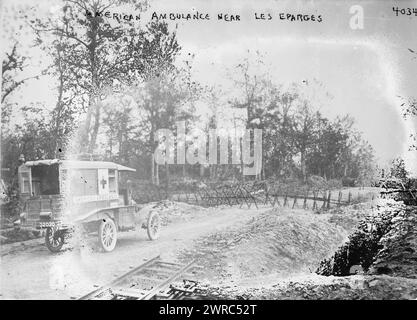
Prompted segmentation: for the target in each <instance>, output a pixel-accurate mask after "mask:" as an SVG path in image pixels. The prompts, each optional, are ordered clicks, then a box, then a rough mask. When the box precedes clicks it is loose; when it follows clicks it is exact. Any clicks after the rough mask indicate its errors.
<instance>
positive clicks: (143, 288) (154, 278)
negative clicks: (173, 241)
mask: <svg viewBox="0 0 417 320" xmlns="http://www.w3.org/2000/svg"><path fill="white" fill-rule="evenodd" d="M199 268H201V267H199V266H196V265H195V263H194V261H192V262H190V263H188V264H185V265H183V264H179V263H174V262H167V261H163V260H162V259H161V257H160V256H157V257H155V258H153V259H151V260H149V261H147V262H145V263H144V264H142V265H140V266H138V267H136V268H135V269H133V270H130V271H129V272H127V273H125V274H123V275H122V276H120V277H118V278H117V279H115V280H113V281H112V282H110V283H109V284H106V285H104V286H102V287H100V288H98V289H96V290H94V291H92V292H90V293H88V294H87V295H85V296H83V297H81V298H79V300H155V299H167V300H169V299H185V298H187V297H189V296H192V295H193V294H195V293H198V282H197V281H196V280H195V279H194V277H195V275H194V274H195V272H196V269H199Z"/></svg>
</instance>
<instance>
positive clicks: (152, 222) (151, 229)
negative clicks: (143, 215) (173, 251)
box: [146, 212, 161, 240]
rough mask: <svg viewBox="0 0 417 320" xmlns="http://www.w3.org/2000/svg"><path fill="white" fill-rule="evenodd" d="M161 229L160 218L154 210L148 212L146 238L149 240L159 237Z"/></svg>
mask: <svg viewBox="0 0 417 320" xmlns="http://www.w3.org/2000/svg"><path fill="white" fill-rule="evenodd" d="M160 229H161V219H160V217H159V214H158V213H156V212H151V213H149V216H148V223H147V228H146V231H147V232H148V238H149V239H150V240H156V239H158V238H159V232H160Z"/></svg>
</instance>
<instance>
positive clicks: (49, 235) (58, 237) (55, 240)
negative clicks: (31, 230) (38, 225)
mask: <svg viewBox="0 0 417 320" xmlns="http://www.w3.org/2000/svg"><path fill="white" fill-rule="evenodd" d="M45 244H46V247H47V248H48V249H49V251H51V252H58V251H59V250H61V248H62V246H63V245H64V232H63V231H62V230H57V229H55V228H47V229H46V233H45Z"/></svg>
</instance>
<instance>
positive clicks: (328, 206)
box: [327, 190, 332, 209]
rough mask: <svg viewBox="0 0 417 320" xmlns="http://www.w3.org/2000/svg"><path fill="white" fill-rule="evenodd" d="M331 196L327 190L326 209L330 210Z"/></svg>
mask: <svg viewBox="0 0 417 320" xmlns="http://www.w3.org/2000/svg"><path fill="white" fill-rule="evenodd" d="M331 196H332V192H331V191H330V190H329V195H328V197H327V209H330V200H331Z"/></svg>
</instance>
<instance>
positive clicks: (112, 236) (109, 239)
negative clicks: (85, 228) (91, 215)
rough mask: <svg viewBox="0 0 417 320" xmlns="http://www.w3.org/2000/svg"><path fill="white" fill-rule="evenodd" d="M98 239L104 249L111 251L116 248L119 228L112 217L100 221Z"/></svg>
mask: <svg viewBox="0 0 417 320" xmlns="http://www.w3.org/2000/svg"><path fill="white" fill-rule="evenodd" d="M98 240H99V243H100V245H101V247H102V248H103V250H104V251H106V252H110V251H112V250H113V249H114V247H115V246H116V242H117V229H116V225H115V224H114V222H113V220H112V219H110V218H107V219H103V220H102V221H101V222H100V226H99V228H98Z"/></svg>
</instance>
